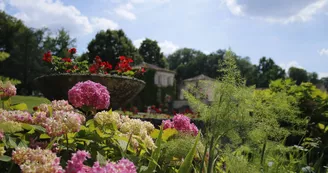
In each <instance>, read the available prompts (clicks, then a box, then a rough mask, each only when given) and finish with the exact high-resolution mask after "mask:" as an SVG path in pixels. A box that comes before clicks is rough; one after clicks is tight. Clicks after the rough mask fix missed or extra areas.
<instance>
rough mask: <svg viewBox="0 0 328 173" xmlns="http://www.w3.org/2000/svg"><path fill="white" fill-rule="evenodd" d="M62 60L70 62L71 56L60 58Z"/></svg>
mask: <svg viewBox="0 0 328 173" xmlns="http://www.w3.org/2000/svg"><path fill="white" fill-rule="evenodd" d="M62 60H63V61H64V62H72V60H71V58H62Z"/></svg>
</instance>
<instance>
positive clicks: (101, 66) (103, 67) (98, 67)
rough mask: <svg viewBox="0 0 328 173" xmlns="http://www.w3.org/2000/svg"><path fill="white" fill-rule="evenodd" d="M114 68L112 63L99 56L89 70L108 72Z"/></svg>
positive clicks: (92, 71) (91, 71)
mask: <svg viewBox="0 0 328 173" xmlns="http://www.w3.org/2000/svg"><path fill="white" fill-rule="evenodd" d="M111 69H112V65H111V64H110V63H108V62H107V61H106V62H105V61H102V60H101V58H100V57H99V56H96V57H95V60H94V63H93V64H92V65H91V66H90V67H89V72H90V73H94V74H97V73H99V72H103V73H105V74H107V73H108V71H109V70H111Z"/></svg>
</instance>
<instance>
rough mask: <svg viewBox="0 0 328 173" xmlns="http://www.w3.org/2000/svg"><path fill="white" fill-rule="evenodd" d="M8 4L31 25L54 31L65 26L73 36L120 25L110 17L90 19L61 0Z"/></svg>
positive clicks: (20, 0)
mask: <svg viewBox="0 0 328 173" xmlns="http://www.w3.org/2000/svg"><path fill="white" fill-rule="evenodd" d="M8 4H9V5H10V6H12V7H14V8H16V10H17V11H18V12H17V13H16V14H14V16H15V17H17V18H19V19H22V20H23V21H24V22H25V24H27V25H28V26H30V27H35V28H40V27H47V28H49V29H50V30H52V31H56V30H58V29H59V28H65V29H67V30H68V31H69V32H70V33H71V34H72V35H73V36H79V35H84V34H89V33H92V32H93V31H94V30H97V29H104V28H117V27H118V25H117V24H116V23H115V22H113V21H111V20H109V19H105V18H97V17H95V18H91V19H89V18H88V17H87V16H85V15H83V14H81V12H80V11H79V10H78V9H77V8H76V7H74V6H72V5H65V4H64V3H63V2H62V1H60V0H56V1H55V0H8ZM90 21H91V22H90Z"/></svg>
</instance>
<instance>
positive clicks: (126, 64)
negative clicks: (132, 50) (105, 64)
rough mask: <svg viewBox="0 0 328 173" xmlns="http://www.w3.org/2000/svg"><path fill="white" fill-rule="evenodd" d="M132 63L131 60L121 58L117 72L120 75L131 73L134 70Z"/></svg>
mask: <svg viewBox="0 0 328 173" xmlns="http://www.w3.org/2000/svg"><path fill="white" fill-rule="evenodd" d="M132 62H133V60H132V59H131V58H127V57H125V56H120V62H119V63H118V64H117V65H116V67H115V70H117V72H118V73H124V72H127V71H130V70H132V67H131V65H130V63H132Z"/></svg>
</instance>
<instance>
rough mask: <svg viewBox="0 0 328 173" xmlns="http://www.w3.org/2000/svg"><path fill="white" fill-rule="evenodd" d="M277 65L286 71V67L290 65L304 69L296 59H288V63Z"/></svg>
mask: <svg viewBox="0 0 328 173" xmlns="http://www.w3.org/2000/svg"><path fill="white" fill-rule="evenodd" d="M279 66H280V67H281V68H283V69H285V70H286V71H288V69H289V68H290V67H297V68H302V69H304V68H303V67H302V66H301V65H300V64H299V63H298V62H297V61H290V62H288V63H281V64H279Z"/></svg>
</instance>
